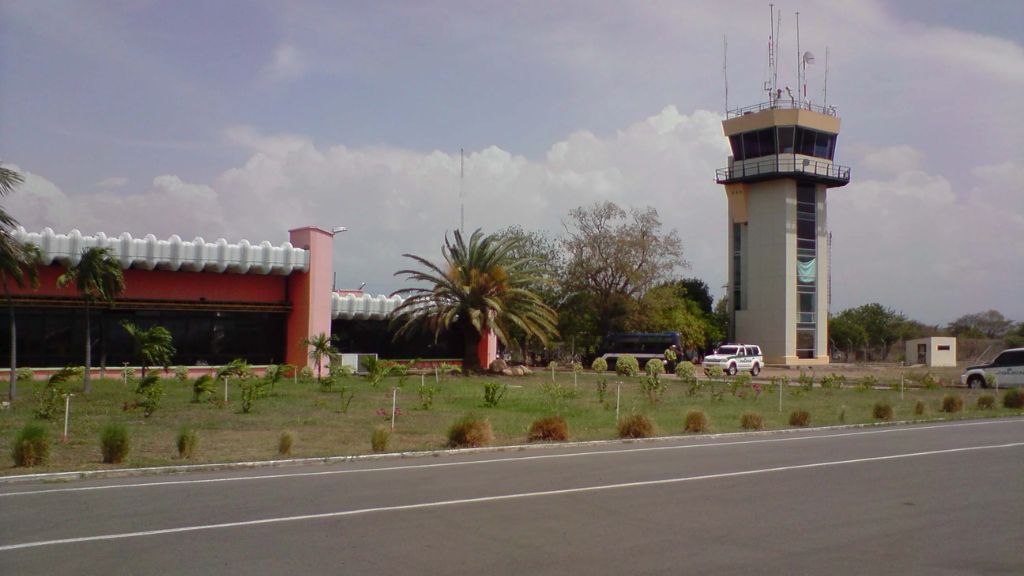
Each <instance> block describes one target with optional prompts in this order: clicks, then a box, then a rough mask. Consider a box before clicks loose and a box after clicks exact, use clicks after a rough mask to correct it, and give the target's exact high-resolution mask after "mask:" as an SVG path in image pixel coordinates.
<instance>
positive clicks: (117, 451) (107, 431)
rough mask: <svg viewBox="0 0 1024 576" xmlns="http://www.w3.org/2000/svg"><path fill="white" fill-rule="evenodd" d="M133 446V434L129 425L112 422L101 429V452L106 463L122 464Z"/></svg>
mask: <svg viewBox="0 0 1024 576" xmlns="http://www.w3.org/2000/svg"><path fill="white" fill-rule="evenodd" d="M130 448H131V435H130V434H128V427H127V426H125V425H124V424H121V423H119V422H111V423H110V424H107V425H106V426H104V427H103V430H101V431H100V452H102V453H103V462H104V463H106V464H120V463H122V462H124V459H125V458H127V457H128V450H129V449H130Z"/></svg>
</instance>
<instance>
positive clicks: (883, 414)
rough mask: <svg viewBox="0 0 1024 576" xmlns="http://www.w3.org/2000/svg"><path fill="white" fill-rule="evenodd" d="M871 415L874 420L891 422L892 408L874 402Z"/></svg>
mask: <svg viewBox="0 0 1024 576" xmlns="http://www.w3.org/2000/svg"><path fill="white" fill-rule="evenodd" d="M871 415H872V416H874V418H875V420H892V406H891V405H890V404H888V403H886V402H876V403H875V407H874V409H873V410H872V411H871Z"/></svg>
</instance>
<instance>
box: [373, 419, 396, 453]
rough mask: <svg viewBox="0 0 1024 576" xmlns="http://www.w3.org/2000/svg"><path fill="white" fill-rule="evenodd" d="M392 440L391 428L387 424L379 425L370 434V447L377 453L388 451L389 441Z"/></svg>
mask: <svg viewBox="0 0 1024 576" xmlns="http://www.w3.org/2000/svg"><path fill="white" fill-rule="evenodd" d="M389 442H391V429H390V428H388V427H387V426H377V427H376V428H374V429H373V434H372V435H370V447H371V448H373V451H374V452H376V453H378V454H379V453H381V452H387V450H388V443H389Z"/></svg>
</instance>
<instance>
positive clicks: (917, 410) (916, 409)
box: [914, 400, 925, 416]
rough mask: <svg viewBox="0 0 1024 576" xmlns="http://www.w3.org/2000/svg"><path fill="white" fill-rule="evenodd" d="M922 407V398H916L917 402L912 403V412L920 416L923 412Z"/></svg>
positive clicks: (923, 405)
mask: <svg viewBox="0 0 1024 576" xmlns="http://www.w3.org/2000/svg"><path fill="white" fill-rule="evenodd" d="M924 408H925V404H924V400H918V401H917V403H915V404H914V414H915V415H917V416H921V415H922V414H924Z"/></svg>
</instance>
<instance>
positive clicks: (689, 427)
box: [683, 410, 708, 433]
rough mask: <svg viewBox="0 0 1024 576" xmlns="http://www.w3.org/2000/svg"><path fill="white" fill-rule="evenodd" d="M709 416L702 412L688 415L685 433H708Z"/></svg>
mask: <svg viewBox="0 0 1024 576" xmlns="http://www.w3.org/2000/svg"><path fill="white" fill-rule="evenodd" d="M707 431H708V415H707V414H705V413H704V412H702V411H700V410H693V411H691V412H687V413H686V420H685V421H684V425H683V432H695V433H700V432H707Z"/></svg>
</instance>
